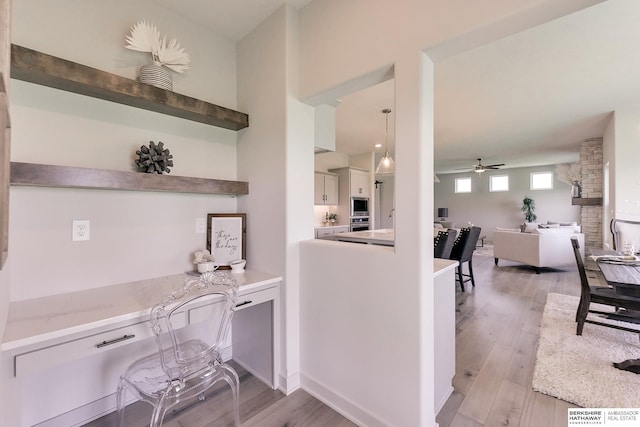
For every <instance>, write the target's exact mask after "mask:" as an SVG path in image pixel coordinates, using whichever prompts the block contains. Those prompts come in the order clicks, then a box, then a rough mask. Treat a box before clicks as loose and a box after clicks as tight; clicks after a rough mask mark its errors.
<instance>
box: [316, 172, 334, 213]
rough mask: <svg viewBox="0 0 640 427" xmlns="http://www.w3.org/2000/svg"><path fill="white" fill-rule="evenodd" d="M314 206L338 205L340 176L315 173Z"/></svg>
mask: <svg viewBox="0 0 640 427" xmlns="http://www.w3.org/2000/svg"><path fill="white" fill-rule="evenodd" d="M313 204H314V205H337V204H338V175H335V174H327V173H320V172H316V173H315V175H314V198H313Z"/></svg>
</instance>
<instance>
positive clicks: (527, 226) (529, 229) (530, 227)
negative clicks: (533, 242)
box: [522, 222, 539, 233]
mask: <svg viewBox="0 0 640 427" xmlns="http://www.w3.org/2000/svg"><path fill="white" fill-rule="evenodd" d="M538 225H539V224H538V223H537V222H525V223H524V224H522V232H523V233H533V231H534V230H535V229H537V228H538Z"/></svg>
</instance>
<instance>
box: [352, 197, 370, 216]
mask: <svg viewBox="0 0 640 427" xmlns="http://www.w3.org/2000/svg"><path fill="white" fill-rule="evenodd" d="M351 216H369V199H368V198H366V197H352V198H351Z"/></svg>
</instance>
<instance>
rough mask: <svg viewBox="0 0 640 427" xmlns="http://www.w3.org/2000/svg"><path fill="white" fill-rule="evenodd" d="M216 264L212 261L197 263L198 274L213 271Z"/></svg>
mask: <svg viewBox="0 0 640 427" xmlns="http://www.w3.org/2000/svg"><path fill="white" fill-rule="evenodd" d="M216 268H217V267H216V264H215V263H214V262H213V261H205V262H199V263H198V273H206V272H207V271H214V270H215V269H216Z"/></svg>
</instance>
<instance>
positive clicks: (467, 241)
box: [449, 227, 482, 262]
mask: <svg viewBox="0 0 640 427" xmlns="http://www.w3.org/2000/svg"><path fill="white" fill-rule="evenodd" d="M480 231H482V229H481V228H480V227H471V228H463V229H461V230H460V235H459V236H458V238H457V239H456V241H455V243H454V244H453V249H452V250H451V256H450V257H449V259H454V260H456V261H460V262H467V261H469V260H470V259H471V257H472V256H473V251H475V249H476V245H477V244H478V239H479V238H480Z"/></svg>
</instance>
